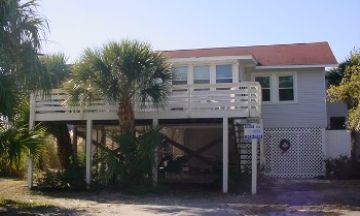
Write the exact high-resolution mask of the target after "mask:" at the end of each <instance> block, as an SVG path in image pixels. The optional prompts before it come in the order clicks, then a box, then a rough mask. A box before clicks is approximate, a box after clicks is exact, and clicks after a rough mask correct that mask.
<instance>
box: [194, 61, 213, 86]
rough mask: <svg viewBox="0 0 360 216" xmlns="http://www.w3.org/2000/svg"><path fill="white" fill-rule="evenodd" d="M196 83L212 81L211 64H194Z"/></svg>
mask: <svg viewBox="0 0 360 216" xmlns="http://www.w3.org/2000/svg"><path fill="white" fill-rule="evenodd" d="M194 83H195V84H208V83H210V66H209V65H201V66H194Z"/></svg>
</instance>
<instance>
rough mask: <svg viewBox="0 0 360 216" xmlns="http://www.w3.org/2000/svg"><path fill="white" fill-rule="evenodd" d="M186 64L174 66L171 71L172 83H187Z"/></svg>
mask: <svg viewBox="0 0 360 216" xmlns="http://www.w3.org/2000/svg"><path fill="white" fill-rule="evenodd" d="M187 72H188V69H187V66H181V67H175V68H174V69H173V72H172V76H173V77H172V83H173V85H186V84H187Z"/></svg>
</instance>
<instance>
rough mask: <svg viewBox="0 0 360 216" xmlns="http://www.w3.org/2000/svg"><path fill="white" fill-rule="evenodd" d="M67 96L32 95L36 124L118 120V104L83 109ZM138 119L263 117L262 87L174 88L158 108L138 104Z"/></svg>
mask: <svg viewBox="0 0 360 216" xmlns="http://www.w3.org/2000/svg"><path fill="white" fill-rule="evenodd" d="M67 97H68V96H67V93H66V92H65V91H63V90H58V89H54V90H52V91H51V92H50V95H48V96H45V97H42V96H32V97H31V103H30V113H31V117H32V118H33V120H34V121H74V120H116V119H118V117H117V109H118V107H117V104H116V103H107V102H106V101H104V100H96V101H92V102H91V104H90V105H88V106H84V107H80V106H79V107H69V106H67V105H66V99H67ZM135 117H136V119H183V118H223V117H228V118H235V117H237V118H241V117H261V87H260V85H259V84H258V83H256V82H241V83H230V84H194V85H176V86H173V88H172V91H171V94H170V95H169V97H168V100H167V102H166V104H165V105H164V106H162V107H160V108H155V107H153V106H152V104H148V106H146V108H142V109H141V108H140V107H139V106H138V105H137V104H135Z"/></svg>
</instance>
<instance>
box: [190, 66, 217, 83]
mask: <svg viewBox="0 0 360 216" xmlns="http://www.w3.org/2000/svg"><path fill="white" fill-rule="evenodd" d="M201 66H208V67H209V83H206V84H212V65H211V64H193V65H192V83H193V84H194V83H195V67H201Z"/></svg>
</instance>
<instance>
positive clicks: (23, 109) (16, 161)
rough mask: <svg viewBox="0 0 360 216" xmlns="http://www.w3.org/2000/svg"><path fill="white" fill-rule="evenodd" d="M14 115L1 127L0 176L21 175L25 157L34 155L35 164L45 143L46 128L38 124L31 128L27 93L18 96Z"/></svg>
mask: <svg viewBox="0 0 360 216" xmlns="http://www.w3.org/2000/svg"><path fill="white" fill-rule="evenodd" d="M14 113H16V115H14V116H13V117H12V118H11V119H8V120H9V121H7V122H6V123H4V124H3V127H0V176H8V175H10V176H14V175H17V176H20V175H21V174H22V171H24V166H25V157H26V156H27V155H32V158H33V160H34V162H35V164H36V163H37V162H38V160H39V159H40V157H41V154H42V151H43V150H44V143H45V140H44V138H45V128H44V127H43V126H41V125H39V124H38V125H36V126H35V127H34V128H33V129H32V130H30V129H29V126H28V120H29V102H28V98H27V96H26V95H22V96H19V97H18V100H17V105H16V106H15V108H14Z"/></svg>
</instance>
